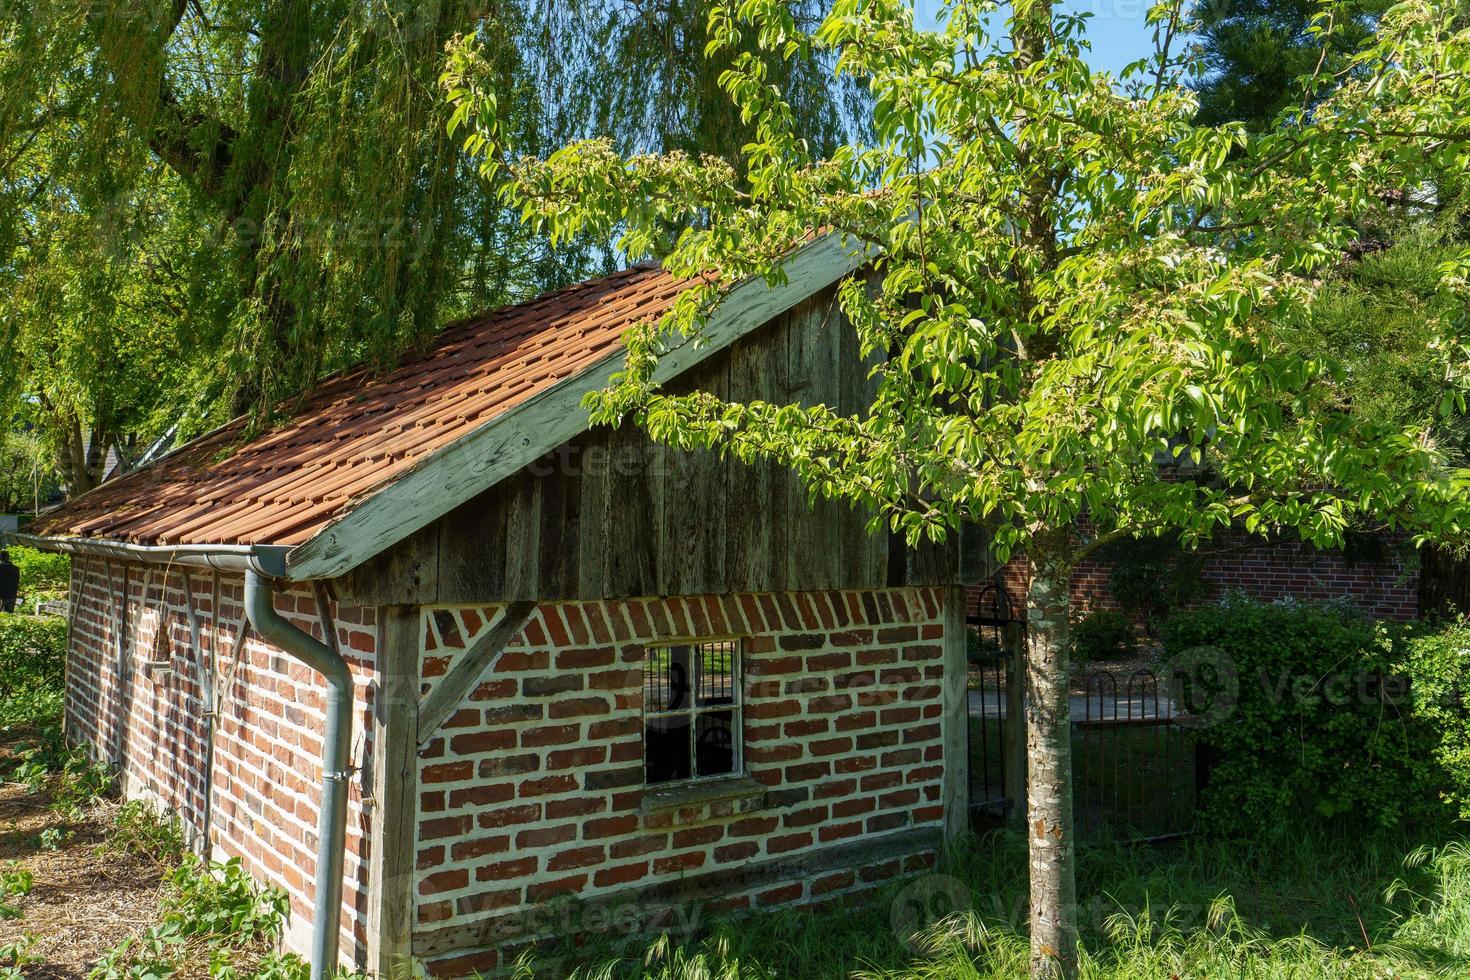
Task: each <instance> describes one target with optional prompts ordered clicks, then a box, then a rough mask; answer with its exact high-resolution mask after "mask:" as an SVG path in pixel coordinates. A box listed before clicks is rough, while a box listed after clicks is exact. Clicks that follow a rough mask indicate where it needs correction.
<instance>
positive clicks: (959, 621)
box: [939, 587, 970, 840]
mask: <svg viewBox="0 0 1470 980" xmlns="http://www.w3.org/2000/svg"><path fill="white" fill-rule="evenodd" d="M943 601H944V676H943V677H942V679H941V680H940V704H941V707H942V712H943V713H942V714H941V715H940V726H939V731H940V738H941V739H942V740H943V743H944V777H943V780H942V783H941V787H942V789H941V798H942V799H943V801H944V837H945V840H954V839H955V838H957V837H959V836H961V835H962V834H965V833H966V832H968V831H969V829H970V685H969V670H970V657H969V642H968V641H969V633H970V630H969V627H968V626H966V625H965V590H964V589H962V588H954V587H951V588H947V589H945V590H944V593H943Z"/></svg>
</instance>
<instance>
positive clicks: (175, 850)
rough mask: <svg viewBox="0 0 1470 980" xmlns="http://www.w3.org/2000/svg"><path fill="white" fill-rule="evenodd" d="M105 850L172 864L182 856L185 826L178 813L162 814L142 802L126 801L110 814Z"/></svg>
mask: <svg viewBox="0 0 1470 980" xmlns="http://www.w3.org/2000/svg"><path fill="white" fill-rule="evenodd" d="M107 847H108V848H109V849H112V850H116V851H121V852H124V853H128V854H134V855H137V856H139V857H146V858H153V859H154V860H158V861H163V862H165V863H168V864H174V863H176V862H178V861H179V860H180V859H181V858H182V857H183V854H184V825H183V822H182V821H181V820H179V818H178V815H177V814H173V813H164V812H161V811H160V810H158V809H157V808H156V807H154V806H152V805H151V804H149V803H147V802H145V801H143V800H129V801H128V802H126V803H124V804H123V805H122V806H120V807H118V808H117V812H116V813H115V814H113V817H112V833H111V834H110V835H109V836H108V839H107Z"/></svg>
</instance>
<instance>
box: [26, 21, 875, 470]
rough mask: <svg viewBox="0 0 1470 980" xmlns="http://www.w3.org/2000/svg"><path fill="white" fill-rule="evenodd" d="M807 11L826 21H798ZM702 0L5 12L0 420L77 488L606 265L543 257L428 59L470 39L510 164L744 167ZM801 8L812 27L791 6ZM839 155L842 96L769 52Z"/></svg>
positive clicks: (845, 111)
mask: <svg viewBox="0 0 1470 980" xmlns="http://www.w3.org/2000/svg"><path fill="white" fill-rule="evenodd" d="M795 9H796V10H797V11H798V12H799V13H802V16H809V17H815V16H817V15H818V14H819V12H820V11H819V4H817V3H815V2H812V3H802V4H797V5H796V7H795ZM701 11H702V5H701V4H699V3H695V2H693V0H690V2H687V3H672V4H645V3H642V2H637V3H624V2H615V0H573V2H570V3H565V4H560V3H559V4H555V5H549V4H541V3H533V2H529V0H527V2H522V0H510V2H506V3H501V4H497V5H495V6H494V7H493V8H492V9H488V10H487V8H485V6H484V5H483V4H478V3H471V2H469V0H434V2H430V3H409V2H399V0H392V2H387V3H357V2H353V0H151V2H144V3H137V2H122V0H102V2H96V3H85V4H67V3H60V2H56V0H42V2H39V3H37V2H29V0H25V2H22V0H5V2H3V3H0V282H3V286H4V290H5V295H6V297H7V299H6V301H5V302H4V305H3V307H0V378H3V381H0V399H3V400H0V411H3V412H4V413H5V414H7V415H9V416H12V417H20V418H25V419H28V420H30V421H31V422H33V423H35V424H37V425H38V426H39V427H40V428H41V430H42V431H43V432H44V433H46V435H47V436H48V438H50V440H51V441H52V443H53V444H54V446H55V448H56V451H57V454H58V456H59V458H60V459H61V460H62V462H63V463H64V465H65V468H66V470H67V472H66V478H67V482H68V483H69V484H70V486H71V488H72V489H73V491H77V490H85V489H87V488H88V487H90V486H91V485H92V484H93V483H95V482H96V480H97V479H98V478H100V476H101V475H102V474H101V467H102V465H103V460H104V459H105V458H106V454H107V453H108V451H109V450H116V451H118V452H119V453H120V454H121V455H122V456H123V457H124V459H125V460H126V459H127V458H129V457H130V455H131V453H130V451H129V447H130V446H136V445H137V444H146V443H147V442H149V441H151V440H152V439H153V438H155V437H156V436H158V435H160V434H162V433H164V432H166V431H168V430H169V429H170V428H172V427H174V426H176V425H181V430H180V431H181V432H182V433H183V434H190V433H193V432H197V431H200V430H202V429H204V428H208V427H210V426H212V425H213V424H216V423H218V422H220V421H222V420H223V419H224V418H227V417H229V416H231V415H234V414H238V413H242V412H249V413H252V414H253V415H255V416H256V418H257V420H258V422H259V424H269V422H270V416H271V413H272V412H275V411H289V410H290V403H289V401H283V399H287V398H288V397H289V396H290V395H292V394H294V393H296V392H298V391H300V390H302V389H303V388H304V387H306V386H308V385H309V384H310V383H311V382H313V381H314V380H316V379H317V378H319V377H321V376H322V374H323V373H325V372H328V371H331V370H334V369H339V368H341V367H344V366H347V365H351V364H357V363H362V362H367V363H370V364H376V365H380V366H382V365H388V364H390V363H392V362H393V361H394V359H395V358H396V357H397V356H398V355H399V354H400V353H402V352H403V351H404V350H405V349H407V348H411V347H413V346H416V345H419V344H422V343H423V342H425V341H426V340H427V339H428V338H430V337H431V336H433V335H434V334H435V333H436V332H437V331H438V329H439V327H440V326H441V325H442V324H443V323H444V322H446V321H448V320H450V319H453V318H455V317H458V316H462V315H465V314H468V313H471V312H475V311H478V310H482V309H486V308H490V307H494V306H498V305H501V304H503V303H506V302H509V301H512V300H516V299H520V298H524V297H525V296H527V295H531V294H534V293H537V292H540V291H543V290H545V289H547V288H551V287H554V286H558V285H563V284H566V283H567V282H571V281H575V280H577V279H580V278H583V277H585V276H586V275H587V274H589V273H591V272H594V271H597V270H600V269H605V268H606V267H608V266H610V265H613V264H616V262H617V261H618V258H617V255H616V254H615V252H614V251H613V249H612V248H611V246H610V242H609V241H608V240H607V239H605V238H602V239H594V238H590V237H583V238H579V239H575V240H565V241H561V242H559V243H557V245H556V246H555V247H553V246H552V245H551V244H550V243H549V242H548V241H547V239H546V238H545V237H544V236H541V235H540V234H539V233H538V232H537V231H536V230H535V229H531V228H528V227H527V226H525V225H524V224H523V223H522V222H521V221H520V220H519V217H518V216H517V215H516V214H514V213H513V212H512V211H510V210H509V209H507V208H506V207H504V206H503V205H502V204H501V202H500V201H499V200H498V199H497V197H496V194H495V191H494V188H493V187H488V186H486V185H485V184H484V183H483V182H481V181H479V180H478V179H476V177H475V173H474V168H473V165H472V162H471V161H470V160H469V158H468V157H467V156H466V154H465V153H464V152H463V151H462V149H461V148H460V146H459V145H458V143H457V141H454V140H451V139H450V138H449V137H448V135H447V133H446V131H445V125H444V123H445V119H446V118H447V116H448V110H447V109H446V107H444V105H443V104H442V101H441V100H440V99H439V97H438V93H437V89H436V86H435V81H436V79H437V77H438V74H439V71H440V68H441V63H442V53H443V48H444V45H445V43H446V42H447V41H449V40H450V39H451V38H452V37H455V36H457V35H465V36H469V37H473V38H474V39H475V40H476V41H477V42H478V43H479V44H480V45H481V49H482V51H483V52H484V55H485V64H486V66H487V68H488V69H489V70H492V71H493V72H494V73H495V75H496V78H497V87H498V89H499V91H501V92H502V93H503V95H504V97H505V100H506V101H505V111H504V114H503V121H504V124H505V125H506V127H507V131H510V132H514V133H515V135H516V139H517V141H518V142H519V143H520V144H521V145H523V146H525V147H526V148H528V149H529V150H530V151H532V152H541V151H545V150H549V149H551V148H553V147H555V146H557V145H560V144H561V143H563V142H565V141H567V140H569V139H572V138H576V137H579V136H589V135H600V136H606V137H607V138H609V139H611V140H612V141H613V142H614V143H615V144H616V145H617V146H619V147H620V148H621V149H623V150H625V151H628V152H632V151H635V150H639V149H646V150H654V151H663V150H668V149H674V148H679V149H683V150H686V151H690V152H699V153H714V154H723V155H726V156H729V157H731V158H735V157H737V156H738V151H739V147H740V146H741V145H742V144H743V143H744V142H745V141H746V140H747V139H748V138H749V135H750V131H749V129H748V127H746V126H744V125H743V124H741V123H740V122H739V120H738V118H734V117H732V116H731V115H730V114H729V113H724V112H715V111H711V107H710V103H711V97H712V95H713V94H715V93H717V92H718V87H717V85H716V84H715V79H716V78H717V76H718V71H719V67H718V66H716V65H707V64H706V62H705V61H704V60H703V59H702V58H697V57H690V54H691V53H697V52H698V51H699V50H700V49H702V47H703V45H704V42H705V23H704V18H703V15H702V12H701ZM803 11H805V12H804V13H803ZM770 61H771V63H772V64H773V65H774V66H776V69H777V70H778V71H779V72H780V73H781V78H782V79H783V82H784V83H785V84H787V85H789V86H790V87H791V88H792V90H793V91H797V92H801V93H803V95H802V96H801V104H800V110H799V120H800V121H799V123H798V125H799V128H800V129H801V130H802V132H803V134H804V136H805V137H806V138H808V139H810V140H812V142H813V145H814V146H819V147H823V148H825V149H831V148H833V147H835V146H836V145H837V143H838V142H840V141H841V140H842V139H843V138H844V137H845V135H846V134H847V133H848V132H849V130H850V128H851V122H852V120H853V119H854V118H856V117H855V115H854V114H853V112H852V111H851V106H852V105H853V104H855V103H854V102H853V99H856V100H857V101H858V102H860V101H861V99H862V97H863V96H862V93H861V91H860V90H859V89H857V88H856V87H855V86H848V87H847V95H846V96H844V95H843V94H842V93H841V92H838V91H834V90H833V89H831V87H830V86H829V85H828V84H827V78H828V73H827V72H826V71H825V70H823V69H821V66H819V65H817V64H816V63H815V62H804V61H799V60H798V61H786V60H781V59H770Z"/></svg>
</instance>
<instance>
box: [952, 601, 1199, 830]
mask: <svg viewBox="0 0 1470 980" xmlns="http://www.w3.org/2000/svg"><path fill="white" fill-rule="evenodd" d="M968 621H969V627H970V638H969V642H970V650H969V713H970V718H969V721H970V724H969V738H970V810H971V815H972V817H973V818H974V820H975V822H976V823H977V825H978V826H984V825H993V824H995V823H997V822H1000V821H1003V820H1007V819H1009V820H1013V821H1016V820H1019V819H1020V818H1021V817H1022V816H1023V815H1024V811H1025V797H1024V786H1025V778H1024V772H1025V758H1026V756H1025V718H1024V715H1025V691H1024V680H1023V678H1022V670H1023V666H1022V665H1023V663H1024V661H1023V656H1024V653H1023V651H1024V645H1025V624H1024V622H1023V621H1022V620H1021V619H1020V617H1019V615H1017V610H1016V609H1015V607H1014V606H1013V604H1012V600H1011V598H1010V597H1009V596H1007V595H1006V593H1005V590H1004V588H1002V587H1001V586H999V585H990V586H987V587H986V588H985V589H984V590H983V591H982V592H981V593H979V595H978V596H977V597H976V600H975V601H973V602H972V603H971V610H970V615H969V616H968ZM1071 700H1072V704H1071V708H1072V774H1073V787H1074V797H1073V799H1074V813H1075V819H1076V824H1077V829H1078V831H1079V832H1081V833H1083V834H1103V833H1106V834H1112V835H1115V836H1119V837H1122V838H1124V839H1129V840H1147V839H1159V838H1168V837H1173V836H1177V835H1181V834H1185V833H1188V832H1189V831H1190V830H1191V829H1192V828H1193V825H1194V814H1195V804H1196V787H1197V784H1198V778H1197V777H1198V773H1197V770H1196V765H1197V764H1196V749H1195V741H1194V734H1193V731H1192V730H1191V729H1190V727H1189V724H1188V718H1187V717H1186V716H1184V715H1183V714H1182V712H1181V710H1180V707H1179V705H1177V704H1176V703H1175V702H1174V700H1173V699H1172V698H1171V697H1170V694H1169V691H1168V685H1167V684H1165V683H1161V682H1160V679H1159V677H1158V675H1157V674H1156V673H1155V672H1153V671H1152V670H1149V669H1145V668H1127V669H1121V668H1120V669H1111V668H1109V667H1108V666H1107V665H1098V666H1094V667H1091V668H1086V669H1083V670H1081V671H1077V672H1075V673H1074V676H1073V684H1072V692H1071Z"/></svg>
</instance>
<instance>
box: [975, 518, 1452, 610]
mask: <svg viewBox="0 0 1470 980" xmlns="http://www.w3.org/2000/svg"><path fill="white" fill-rule="evenodd" d="M1199 561H1200V568H1199V577H1200V586H1201V596H1200V598H1201V601H1213V600H1216V599H1218V598H1220V597H1221V596H1223V595H1225V594H1226V593H1230V592H1239V593H1243V594H1245V595H1247V596H1250V597H1251V598H1253V599H1257V600H1261V601H1264V602H1272V601H1275V600H1277V599H1295V600H1297V601H1299V602H1329V601H1347V602H1351V603H1353V604H1354V605H1356V606H1358V607H1359V608H1361V609H1362V610H1363V611H1364V612H1365V613H1367V614H1368V615H1370V616H1372V617H1374V618H1375V619H1394V620H1410V619H1415V618H1417V617H1418V616H1419V615H1420V613H1421V609H1422V607H1423V606H1424V602H1423V600H1422V599H1421V590H1422V582H1421V575H1422V572H1421V568H1420V561H1419V555H1418V553H1417V552H1416V551H1415V550H1414V549H1413V547H1412V546H1411V545H1410V544H1409V542H1408V540H1407V539H1406V538H1405V537H1404V536H1402V535H1397V536H1395V535H1383V536H1379V537H1374V538H1371V539H1370V540H1369V542H1368V546H1367V547H1363V546H1359V547H1357V548H1355V549H1346V550H1345V549H1341V548H1317V547H1314V546H1312V545H1310V544H1306V543H1304V542H1300V541H1269V540H1263V539H1261V538H1258V537H1254V536H1249V535H1246V534H1244V533H1239V534H1222V535H1220V536H1219V540H1217V541H1214V542H1211V543H1209V544H1207V545H1205V546H1204V547H1202V548H1201V551H1200V556H1199ZM1112 573H1113V564H1112V563H1111V562H1109V561H1108V560H1107V559H1106V558H1088V559H1086V560H1084V561H1082V562H1081V563H1080V564H1079V565H1078V567H1077V569H1076V571H1074V572H1073V574H1072V582H1071V588H1070V590H1069V591H1070V597H1071V601H1072V609H1073V611H1074V615H1076V616H1083V615H1086V614H1087V613H1088V612H1091V611H1092V610H1096V609H1118V608H1119V604H1118V601H1117V599H1116V598H1115V597H1114V595H1113V590H1112ZM996 581H998V582H1000V583H1001V584H1002V585H1003V587H1004V588H1005V590H1006V594H1007V595H1008V596H1010V597H1012V598H1013V600H1014V602H1015V605H1016V607H1017V610H1016V611H1017V613H1018V614H1021V615H1024V612H1025V609H1024V599H1025V595H1026V587H1027V584H1028V582H1029V572H1028V571H1027V568H1026V560H1025V558H1024V556H1018V557H1013V558H1012V559H1011V560H1010V561H1009V562H1007V563H1006V564H1005V565H1003V566H1001V568H1000V569H999V571H998V572H997V573H996Z"/></svg>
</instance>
